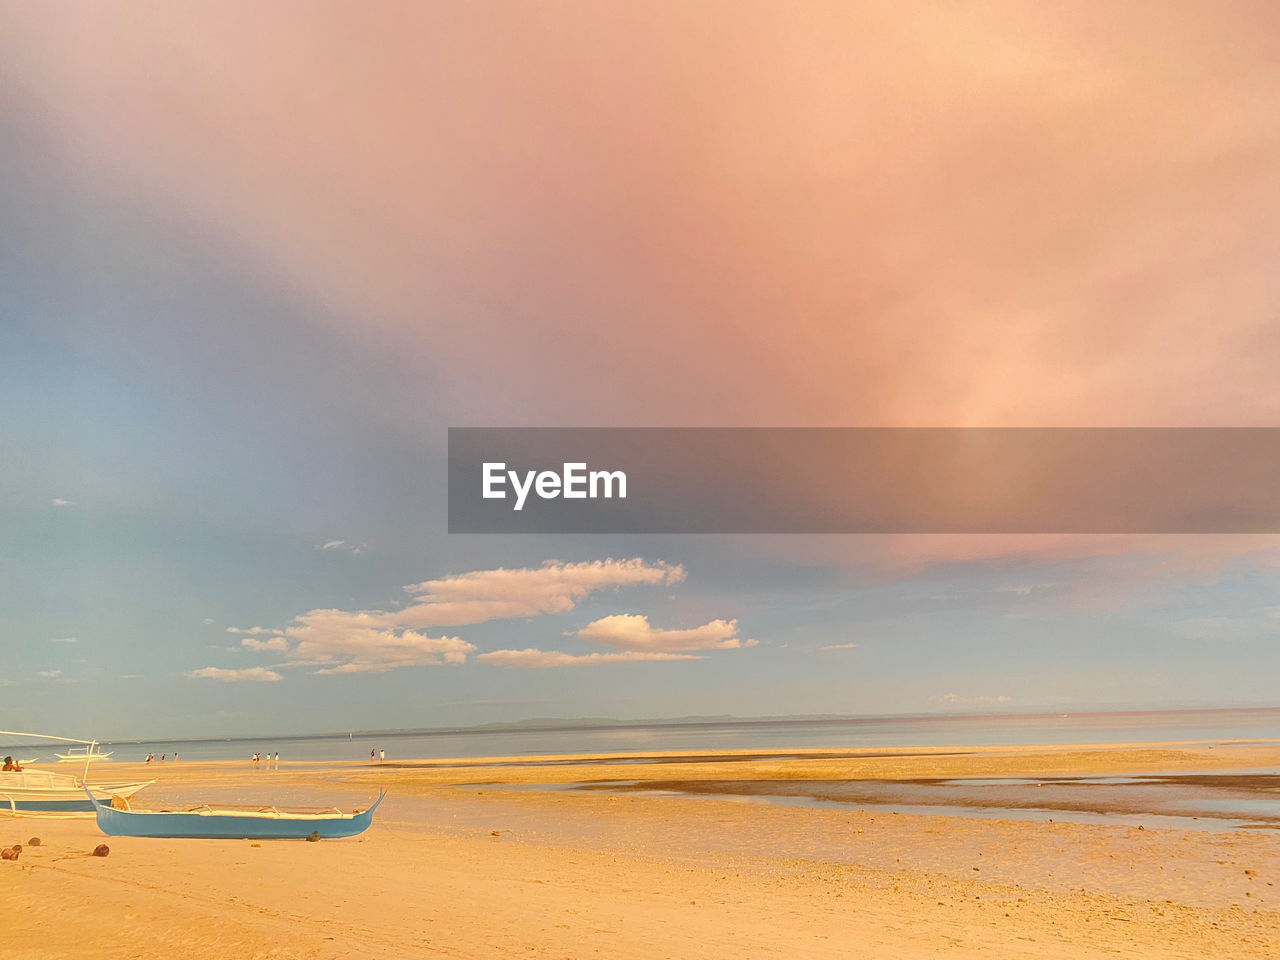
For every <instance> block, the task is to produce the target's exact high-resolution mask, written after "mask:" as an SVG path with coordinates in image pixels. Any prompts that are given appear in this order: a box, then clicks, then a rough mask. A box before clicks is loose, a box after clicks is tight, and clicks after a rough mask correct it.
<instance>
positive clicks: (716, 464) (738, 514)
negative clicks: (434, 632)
mask: <svg viewBox="0 0 1280 960" xmlns="http://www.w3.org/2000/svg"><path fill="white" fill-rule="evenodd" d="M619 475H622V476H621V477H620V476H619ZM486 493H487V494H488V496H486ZM449 532H450V533H1276V532H1280V428H1240V429H1222V428H1185V429H1184V428H1171V429H1162V428H1111V429H1108V428H1088V429H1075V428H1045V429H1040V428H1026V429H1024V428H908V429H896V428H787V429H773V428H461V427H455V428H451V429H450V430H449Z"/></svg>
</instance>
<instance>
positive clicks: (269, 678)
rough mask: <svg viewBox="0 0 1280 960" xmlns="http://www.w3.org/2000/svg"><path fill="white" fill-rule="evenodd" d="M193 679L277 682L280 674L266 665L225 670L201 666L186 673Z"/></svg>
mask: <svg viewBox="0 0 1280 960" xmlns="http://www.w3.org/2000/svg"><path fill="white" fill-rule="evenodd" d="M186 675H187V676H188V677H190V678H191V679H193V680H221V681H222V682H223V683H239V682H245V681H249V682H253V683H275V682H276V681H277V680H280V679H281V676H280V674H278V673H276V672H275V671H274V670H269V669H268V668H266V667H245V668H243V669H241V670H224V669H223V668H222V667H201V668H200V669H199V670H190V671H188V672H187V674H186Z"/></svg>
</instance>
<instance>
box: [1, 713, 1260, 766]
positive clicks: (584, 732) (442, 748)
mask: <svg viewBox="0 0 1280 960" xmlns="http://www.w3.org/2000/svg"><path fill="white" fill-rule="evenodd" d="M1171 740H1172V741H1184V740H1195V741H1209V742H1226V741H1231V740H1273V741H1278V742H1280V707H1275V708H1266V709H1247V710H1243V709H1235V710H1161V711H1136V712H1135V711H1130V712H1113V713H1076V714H1035V715H1014V714H1002V715H997V716H925V717H847V718H838V719H789V720H709V721H692V722H679V723H635V724H621V725H614V726H595V727H593V726H583V725H573V724H566V725H565V726H563V727H559V728H541V727H540V728H525V729H514V730H492V729H485V728H477V729H465V730H433V731H423V730H416V731H414V730H409V731H396V732H386V733H352V734H345V733H344V734H325V735H313V736H273V735H268V734H264V735H262V736H257V737H234V738H221V739H201V740H152V741H144V740H134V741H116V742H114V743H106V744H105V745H104V749H106V750H113V751H114V753H115V759H116V760H131V761H136V760H142V759H143V758H145V757H146V755H147V754H148V753H154V754H155V755H156V757H157V758H158V757H160V756H161V755H162V754H164V755H166V756H167V757H172V756H173V754H174V751H175V750H176V751H177V752H178V754H179V755H180V757H181V758H182V759H183V760H235V759H244V760H245V761H246V762H247V761H248V758H249V756H250V755H251V754H253V753H255V752H260V753H266V752H267V751H271V752H273V753H274V752H276V751H279V753H280V754H281V758H282V759H283V760H284V761H289V760H319V761H323V760H367V759H368V758H369V751H370V750H386V752H387V759H388V760H389V761H399V760H408V759H425V758H460V757H502V756H511V757H519V756H539V755H542V756H546V755H556V754H575V753H601V754H627V753H638V752H670V753H682V752H687V751H690V750H718V751H726V752H731V751H735V750H778V751H787V750H799V749H806V750H811V749H831V750H850V749H857V748H859V747H925V748H928V747H934V748H944V747H958V746H1034V745H1039V744H1043V745H1046V746H1050V745H1055V744H1066V743H1148V742H1156V741H1171ZM8 753H12V754H15V755H17V754H22V755H23V756H27V755H34V754H35V753H41V754H43V755H44V756H45V758H46V759H48V758H49V757H51V756H52V749H51V748H47V747H33V746H32V745H31V742H27V743H26V744H18V745H12V746H0V755H4V754H8Z"/></svg>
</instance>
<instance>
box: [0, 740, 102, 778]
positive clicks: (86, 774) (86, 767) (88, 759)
mask: <svg viewBox="0 0 1280 960" xmlns="http://www.w3.org/2000/svg"><path fill="white" fill-rule="evenodd" d="M0 737H34V738H35V739H37V740H61V741H62V742H63V743H87V744H88V745H89V749H88V750H86V751H85V761H84V778H85V780H88V779H89V764H90V763H92V762H93V748H94V747H96V746H97V745H98V741H97V740H77V739H76V738H75V737H55V736H54V735H53V734H51V733H19V732H18V731H17V730H0Z"/></svg>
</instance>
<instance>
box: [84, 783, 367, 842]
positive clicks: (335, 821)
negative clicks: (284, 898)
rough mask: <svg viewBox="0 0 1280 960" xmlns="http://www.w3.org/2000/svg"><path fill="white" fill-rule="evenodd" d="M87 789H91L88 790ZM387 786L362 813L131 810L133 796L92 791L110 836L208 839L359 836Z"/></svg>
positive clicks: (252, 809) (253, 809) (100, 819)
mask: <svg viewBox="0 0 1280 960" xmlns="http://www.w3.org/2000/svg"><path fill="white" fill-rule="evenodd" d="M87 792H88V791H86V793H87ZM386 795H387V792H386V791H385V790H383V791H380V792H379V793H378V799H377V800H375V801H374V802H373V803H372V804H371V805H370V806H369V808H368V809H366V810H362V811H360V812H358V813H342V812H341V811H339V810H336V809H332V810H329V811H327V812H314V811H310V812H299V811H291V810H288V809H284V810H281V809H278V808H276V807H272V806H264V807H212V806H201V807H195V808H193V809H190V810H131V809H129V804H128V801H118V802H119V804H120V805H119V806H116V802H117V801H113V802H112V803H109V804H108V803H103V802H102V801H100V800H99V799H98V798H97V797H95V796H93V795H92V794H89V800H90V801H91V802H92V803H93V809H94V812H95V813H96V814H97V816H98V829H99V830H101V831H102V832H103V833H105V834H106V835H107V836H109V837H174V838H189V839H204V840H215V839H221V840H305V839H307V838H308V837H309V836H311V835H312V834H315V835H316V836H318V837H320V838H322V839H325V840H336V839H338V838H341V837H354V836H356V835H357V834H360V833H364V832H365V831H366V830H368V829H369V824H371V823H373V811H375V810H377V809H378V804H380V803H382V799H383V797H385V796H386Z"/></svg>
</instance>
